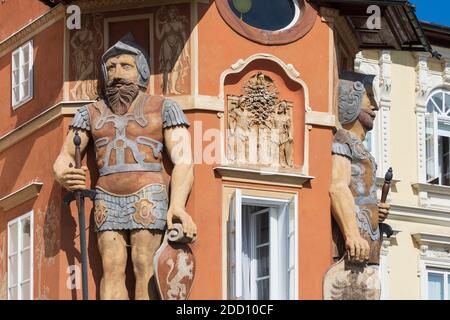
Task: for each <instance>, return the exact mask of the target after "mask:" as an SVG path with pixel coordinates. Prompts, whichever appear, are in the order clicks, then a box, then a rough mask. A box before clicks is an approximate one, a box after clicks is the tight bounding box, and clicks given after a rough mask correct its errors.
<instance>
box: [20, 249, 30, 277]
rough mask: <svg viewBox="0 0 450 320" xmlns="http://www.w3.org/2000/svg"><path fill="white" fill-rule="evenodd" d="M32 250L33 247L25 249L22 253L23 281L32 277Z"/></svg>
mask: <svg viewBox="0 0 450 320" xmlns="http://www.w3.org/2000/svg"><path fill="white" fill-rule="evenodd" d="M30 252H31V249H27V250H25V251H23V252H22V253H21V254H22V256H21V257H22V279H21V280H22V281H25V280H28V279H29V278H30V258H31V256H30Z"/></svg>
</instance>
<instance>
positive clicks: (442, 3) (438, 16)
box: [409, 0, 450, 26]
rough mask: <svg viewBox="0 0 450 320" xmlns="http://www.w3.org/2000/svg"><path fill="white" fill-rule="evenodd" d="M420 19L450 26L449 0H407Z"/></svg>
mask: <svg viewBox="0 0 450 320" xmlns="http://www.w3.org/2000/svg"><path fill="white" fill-rule="evenodd" d="M409 2H410V3H413V4H415V5H416V8H417V9H416V14H417V16H418V17H419V19H420V20H423V21H426V22H432V23H437V24H442V25H445V26H450V0H409Z"/></svg>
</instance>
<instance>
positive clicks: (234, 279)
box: [228, 189, 242, 299]
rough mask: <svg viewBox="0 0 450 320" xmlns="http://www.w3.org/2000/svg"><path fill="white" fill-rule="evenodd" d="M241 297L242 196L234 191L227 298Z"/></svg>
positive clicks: (230, 218)
mask: <svg viewBox="0 0 450 320" xmlns="http://www.w3.org/2000/svg"><path fill="white" fill-rule="evenodd" d="M241 297H242V194H241V190H240V189H236V190H235V192H234V193H233V195H232V197H231V202H230V216H229V219H228V298H229V299H240V298H241Z"/></svg>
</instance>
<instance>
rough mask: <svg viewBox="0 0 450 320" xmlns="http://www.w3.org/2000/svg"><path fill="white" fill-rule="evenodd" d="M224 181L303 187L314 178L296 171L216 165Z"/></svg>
mask: <svg viewBox="0 0 450 320" xmlns="http://www.w3.org/2000/svg"><path fill="white" fill-rule="evenodd" d="M214 171H216V172H217V173H218V174H219V175H220V176H221V177H222V180H223V181H235V182H244V183H258V184H267V185H276V186H285V187H294V188H302V187H303V184H304V183H306V182H308V181H310V180H311V179H314V177H310V176H306V175H303V174H301V173H295V172H281V171H278V172H277V171H270V170H269V169H266V170H265V169H263V168H260V169H257V168H254V169H253V168H240V167H231V166H221V167H215V168H214Z"/></svg>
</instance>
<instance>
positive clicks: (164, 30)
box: [156, 5, 190, 95]
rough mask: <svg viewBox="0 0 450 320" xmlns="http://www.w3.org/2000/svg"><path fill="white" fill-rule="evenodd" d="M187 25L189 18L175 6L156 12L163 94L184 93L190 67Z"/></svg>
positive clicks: (164, 7) (162, 8)
mask: <svg viewBox="0 0 450 320" xmlns="http://www.w3.org/2000/svg"><path fill="white" fill-rule="evenodd" d="M187 23H188V21H187V18H186V17H185V16H184V15H181V14H180V12H179V11H178V8H177V7H176V6H175V5H172V6H169V7H168V8H167V7H166V6H163V7H161V8H160V9H158V11H157V12H156V38H157V39H158V40H159V41H161V48H160V50H159V71H160V72H161V73H162V75H163V83H162V91H163V94H173V95H179V94H182V93H184V92H183V90H182V86H183V84H184V83H185V81H186V76H187V74H188V69H189V66H190V58H189V54H188V43H187V36H186V24H187ZM185 44H186V47H185Z"/></svg>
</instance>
